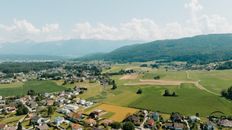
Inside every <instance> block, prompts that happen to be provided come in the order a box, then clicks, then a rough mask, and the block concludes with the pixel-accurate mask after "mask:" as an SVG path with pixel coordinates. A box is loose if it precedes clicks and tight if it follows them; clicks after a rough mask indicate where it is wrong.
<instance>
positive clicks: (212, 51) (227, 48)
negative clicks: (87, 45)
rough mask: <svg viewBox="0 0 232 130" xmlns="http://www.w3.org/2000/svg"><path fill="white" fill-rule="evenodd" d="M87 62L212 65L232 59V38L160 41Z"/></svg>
mask: <svg viewBox="0 0 232 130" xmlns="http://www.w3.org/2000/svg"><path fill="white" fill-rule="evenodd" d="M83 59H85V60H94V59H98V60H99V59H101V60H109V61H119V62H120V61H121V62H138V61H152V60H177V61H187V62H211V61H221V60H228V59H232V34H210V35H199V36H194V37H188V38H182V39H174V40H159V41H153V42H149V43H145V44H136V45H130V46H124V47H121V48H118V49H116V50H114V51H112V52H110V53H106V54H101V55H97V57H96V56H87V57H84V58H83Z"/></svg>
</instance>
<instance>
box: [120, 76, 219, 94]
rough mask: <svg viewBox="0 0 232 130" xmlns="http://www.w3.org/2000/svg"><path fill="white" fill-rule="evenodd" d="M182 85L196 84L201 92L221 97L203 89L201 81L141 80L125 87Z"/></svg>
mask: <svg viewBox="0 0 232 130" xmlns="http://www.w3.org/2000/svg"><path fill="white" fill-rule="evenodd" d="M182 83H190V84H194V85H195V86H196V87H197V88H198V89H200V90H204V91H206V92H208V93H211V94H214V95H217V96H219V94H217V93H214V92H212V91H210V90H208V89H206V88H205V87H203V86H202V85H201V84H200V80H199V81H188V80H187V81H185V80H183V81H181V80H152V79H151V80H142V79H140V80H139V82H135V83H126V84H124V85H126V86H136V85H170V86H180V85H181V84H182Z"/></svg>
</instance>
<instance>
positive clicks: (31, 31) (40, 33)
mask: <svg viewBox="0 0 232 130" xmlns="http://www.w3.org/2000/svg"><path fill="white" fill-rule="evenodd" d="M59 32H60V29H59V24H46V25H44V26H42V27H41V28H39V27H36V26H34V25H33V24H32V23H30V22H29V21H27V20H25V19H24V20H14V22H13V24H11V25H3V24H0V40H1V41H0V42H15V41H21V40H33V41H50V40H61V39H63V37H62V36H61V34H60V33H59Z"/></svg>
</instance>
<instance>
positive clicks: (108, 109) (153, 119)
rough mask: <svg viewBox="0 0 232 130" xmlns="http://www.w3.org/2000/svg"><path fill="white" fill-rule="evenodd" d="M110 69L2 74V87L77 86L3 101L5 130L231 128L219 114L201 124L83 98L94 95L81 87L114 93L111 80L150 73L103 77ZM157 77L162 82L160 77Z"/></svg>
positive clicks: (0, 121)
mask: <svg viewBox="0 0 232 130" xmlns="http://www.w3.org/2000/svg"><path fill="white" fill-rule="evenodd" d="M145 67H147V66H145ZM110 68H111V67H110V65H109V64H98V65H96V64H81V65H75V64H71V65H70V64H68V65H67V64H65V65H64V64H62V65H61V66H59V67H55V68H54V67H53V68H48V69H42V70H39V71H30V72H27V73H25V72H20V73H13V74H12V75H11V77H10V76H6V75H7V74H6V73H0V77H1V84H11V83H14V82H27V81H30V80H37V81H62V85H67V84H68V85H69V86H72V87H70V88H68V89H65V90H63V91H59V92H45V93H40V92H37V91H35V90H33V89H30V90H27V92H26V94H25V95H17V96H0V130H32V129H36V130H52V129H59V130H66V129H67V130H84V129H96V130H102V129H123V130H133V129H136V130H150V129H151V130H158V129H164V130H200V129H201V130H217V129H218V128H225V129H230V128H232V120H231V117H229V116H228V117H227V116H224V115H223V113H221V112H220V111H215V112H213V113H212V114H211V115H209V116H208V117H207V118H202V116H201V115H200V114H199V113H197V112H196V113H195V114H194V115H191V116H189V115H188V116H186V115H184V114H181V113H179V112H172V113H164V112H159V111H152V110H149V109H141V108H134V107H123V106H117V105H115V104H110V103H109V102H107V103H105V102H102V101H101V100H99V101H98V100H92V99H84V98H81V95H83V94H85V93H87V92H88V91H90V90H89V88H88V87H86V86H82V85H76V83H81V82H88V83H97V84H99V85H100V86H101V87H102V88H104V87H109V89H110V90H111V91H114V90H115V89H116V90H117V87H118V86H117V83H116V82H115V80H114V79H111V76H121V75H122V77H121V78H120V79H119V80H122V81H124V80H133V78H136V75H138V74H144V73H145V72H147V70H145V71H137V70H134V69H120V70H118V71H115V72H108V71H106V73H104V74H103V73H102V70H103V69H105V70H109V69H110ZM140 68H142V69H144V65H140ZM152 68H157V66H155V67H153V66H152ZM166 69H167V68H166ZM166 71H167V70H166ZM6 77H7V78H6ZM155 77H156V78H155V79H156V80H158V78H157V77H158V76H155ZM139 90H140V92H137V95H139V94H140V95H141V94H142V89H139Z"/></svg>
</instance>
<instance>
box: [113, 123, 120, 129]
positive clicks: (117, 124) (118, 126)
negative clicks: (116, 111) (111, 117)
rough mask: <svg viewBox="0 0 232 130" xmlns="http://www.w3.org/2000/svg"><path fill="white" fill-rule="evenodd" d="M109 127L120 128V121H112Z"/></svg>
mask: <svg viewBox="0 0 232 130" xmlns="http://www.w3.org/2000/svg"><path fill="white" fill-rule="evenodd" d="M111 127H112V128H113V129H120V128H121V123H119V122H113V123H112V124H111Z"/></svg>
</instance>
